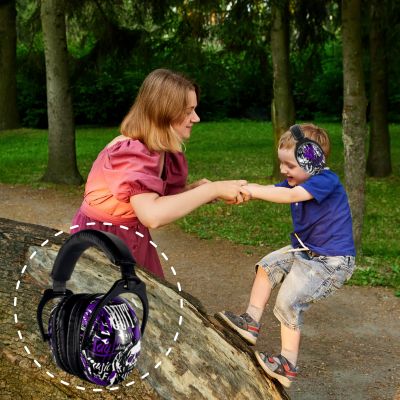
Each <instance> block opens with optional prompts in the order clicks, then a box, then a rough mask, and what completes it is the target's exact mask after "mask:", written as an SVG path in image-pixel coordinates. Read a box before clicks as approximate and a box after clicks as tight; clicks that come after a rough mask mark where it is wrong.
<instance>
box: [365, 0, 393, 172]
mask: <svg viewBox="0 0 400 400" xmlns="http://www.w3.org/2000/svg"><path fill="white" fill-rule="evenodd" d="M386 5H387V2H386V1H383V2H382V1H378V0H370V31H369V45H370V58H371V71H370V80H371V94H370V99H371V108H370V136H369V151H368V160H367V171H368V174H369V175H370V176H375V177H383V176H388V175H390V174H391V172H392V163H391V156H390V136H389V125H388V118H387V107H388V75H387V74H388V71H387V47H386V38H385V36H386V29H387V26H386V24H385V21H386V18H385V14H386Z"/></svg>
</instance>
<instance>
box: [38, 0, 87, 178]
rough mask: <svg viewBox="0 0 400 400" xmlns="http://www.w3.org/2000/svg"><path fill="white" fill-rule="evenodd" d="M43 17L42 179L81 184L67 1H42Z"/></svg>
mask: <svg viewBox="0 0 400 400" xmlns="http://www.w3.org/2000/svg"><path fill="white" fill-rule="evenodd" d="M41 20H42V30H43V40H44V52H45V58H46V86H47V115H48V121H49V144H48V154H49V156H48V163H47V170H46V172H45V174H44V176H43V178H42V179H43V180H44V181H47V182H54V183H66V184H76V185H79V184H81V183H82V182H83V179H82V177H81V176H80V174H79V171H78V168H77V165H76V152H75V127H74V116H73V110H72V99H71V92H70V87H69V77H68V51H67V39H66V31H65V3H64V0H42V1H41Z"/></svg>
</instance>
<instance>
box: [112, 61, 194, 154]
mask: <svg viewBox="0 0 400 400" xmlns="http://www.w3.org/2000/svg"><path fill="white" fill-rule="evenodd" d="M191 90H193V91H195V92H196V97H197V101H199V88H198V86H197V85H196V84H195V83H194V82H192V81H191V80H189V79H188V78H186V77H184V76H183V75H181V74H179V73H177V72H173V71H170V70H167V69H156V70H154V71H153V72H151V73H150V74H149V75H148V76H147V77H146V79H145V80H144V81H143V83H142V86H141V88H140V89H139V93H138V95H137V97H136V100H135V102H134V104H133V106H132V107H131V109H130V110H129V112H128V114H127V115H126V117H125V118H124V120H123V121H122V124H121V129H120V131H121V134H123V135H125V136H128V137H131V138H133V139H138V140H140V141H141V142H143V143H144V144H145V145H146V147H147V148H148V149H149V150H150V151H169V152H177V151H181V150H182V139H181V138H180V137H179V136H178V135H177V133H176V132H175V131H174V130H173V128H172V126H171V123H173V122H180V121H183V119H184V115H185V109H186V108H187V106H188V93H189V91H191Z"/></svg>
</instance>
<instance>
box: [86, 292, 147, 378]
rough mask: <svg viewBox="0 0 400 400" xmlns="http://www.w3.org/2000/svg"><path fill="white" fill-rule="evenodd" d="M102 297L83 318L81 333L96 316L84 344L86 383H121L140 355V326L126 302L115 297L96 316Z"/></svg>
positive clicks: (89, 307)
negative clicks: (96, 309)
mask: <svg viewBox="0 0 400 400" xmlns="http://www.w3.org/2000/svg"><path fill="white" fill-rule="evenodd" d="M100 301H101V298H97V299H94V300H92V301H91V302H90V304H89V305H88V307H87V310H86V311H85V313H84V315H83V317H82V325H81V328H82V330H81V334H82V339H83V332H84V331H85V329H86V327H87V326H88V323H89V319H90V318H91V316H92V315H94V324H93V327H92V329H91V330H90V332H88V334H89V336H88V340H87V342H85V343H82V345H81V353H80V354H81V362H82V366H83V371H84V374H85V375H86V378H87V380H89V381H90V382H92V383H95V384H97V385H101V386H109V385H113V384H117V383H119V382H122V381H123V380H124V379H125V378H126V377H127V375H128V374H129V373H130V372H131V371H132V369H133V368H134V366H135V364H136V362H137V359H138V357H139V354H140V347H141V344H140V337H141V335H140V324H139V320H138V318H137V316H136V314H135V311H134V310H133V308H132V307H131V305H130V304H129V302H127V301H126V300H125V299H123V298H121V297H116V298H113V299H111V300H110V301H109V302H108V303H107V304H106V305H104V306H103V307H101V308H100V309H98V311H96V313H95V314H93V312H94V310H95V308H96V305H97V304H98V303H99V302H100Z"/></svg>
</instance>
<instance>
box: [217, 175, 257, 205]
mask: <svg viewBox="0 0 400 400" xmlns="http://www.w3.org/2000/svg"><path fill="white" fill-rule="evenodd" d="M213 184H214V185H216V186H217V193H218V198H219V199H221V200H223V201H225V203H227V204H240V203H243V202H244V201H248V200H249V199H250V196H251V195H250V192H249V191H248V190H246V189H245V188H244V187H243V186H244V185H247V181H246V180H243V179H240V180H232V181H217V182H213Z"/></svg>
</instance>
